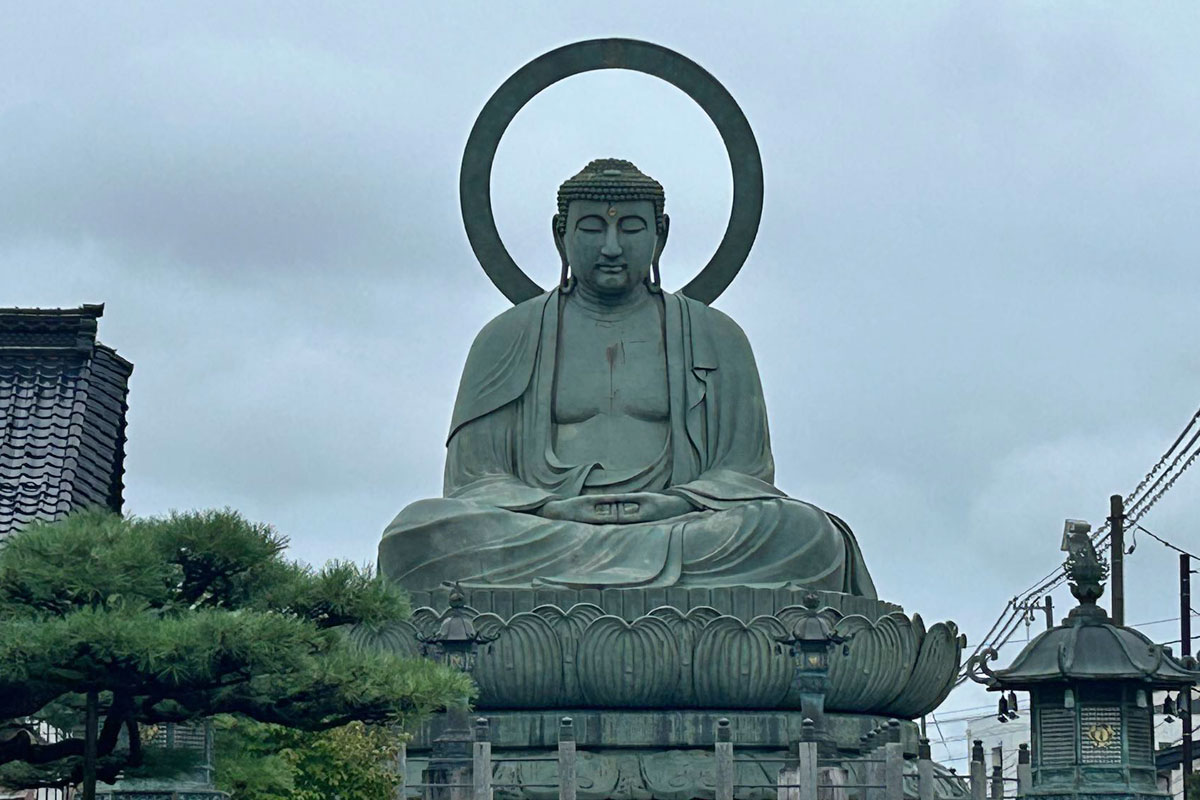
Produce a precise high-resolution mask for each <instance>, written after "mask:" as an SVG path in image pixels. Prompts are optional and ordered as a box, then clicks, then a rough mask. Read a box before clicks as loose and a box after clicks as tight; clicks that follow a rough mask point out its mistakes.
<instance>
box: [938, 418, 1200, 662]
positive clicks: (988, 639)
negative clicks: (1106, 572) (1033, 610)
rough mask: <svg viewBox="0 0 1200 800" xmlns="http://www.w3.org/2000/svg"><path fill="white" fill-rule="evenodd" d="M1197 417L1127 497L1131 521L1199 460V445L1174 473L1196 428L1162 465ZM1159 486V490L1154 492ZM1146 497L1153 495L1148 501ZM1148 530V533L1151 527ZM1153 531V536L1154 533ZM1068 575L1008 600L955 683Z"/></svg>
mask: <svg viewBox="0 0 1200 800" xmlns="http://www.w3.org/2000/svg"><path fill="white" fill-rule="evenodd" d="M1198 421H1200V409H1197V410H1196V412H1195V413H1194V414H1193V415H1192V416H1191V418H1190V419H1189V420H1188V422H1187V424H1186V425H1185V426H1184V428H1183V430H1182V431H1181V432H1180V433H1179V435H1178V436H1177V437H1175V441H1174V442H1172V443H1171V446H1170V447H1168V448H1167V450H1166V451H1165V452H1164V453H1163V454H1162V456H1160V457H1159V459H1158V461H1157V462H1155V464H1154V466H1153V467H1151V468H1150V471H1149V472H1147V473H1146V475H1145V477H1143V478H1142V480H1141V481H1139V482H1138V484H1137V486H1136V487H1134V490H1133V491H1132V492H1130V493H1129V495H1128V496H1127V497H1126V498H1125V506H1126V507H1127V508H1129V509H1130V512H1129V513H1127V514H1126V516H1127V517H1130V516H1133V515H1134V514H1135V513H1136V516H1135V517H1134V518H1133V519H1132V520H1131V524H1136V523H1137V521H1138V520H1139V519H1141V518H1142V517H1143V516H1145V514H1146V512H1148V511H1149V510H1150V509H1151V507H1153V506H1154V504H1155V503H1157V502H1158V501H1159V499H1161V498H1162V496H1163V495H1164V494H1166V493H1167V491H1169V490H1170V489H1171V487H1172V486H1173V485H1174V483H1175V481H1176V480H1178V478H1179V476H1180V475H1182V474H1183V473H1184V472H1185V471H1186V470H1187V469H1188V467H1190V466H1191V465H1192V464H1193V463H1194V462H1195V461H1196V459H1197V458H1200V447H1196V449H1195V450H1193V451H1192V453H1191V455H1190V456H1188V458H1187V460H1186V461H1184V462H1183V467H1182V468H1181V469H1180V470H1179V471H1178V472H1175V473H1174V475H1172V474H1171V473H1172V472H1174V470H1175V468H1176V466H1178V465H1179V463H1180V460H1181V459H1183V457H1184V454H1185V453H1187V451H1188V450H1189V449H1191V448H1192V445H1193V444H1195V443H1196V442H1197V441H1198V440H1200V430H1197V431H1196V432H1195V433H1194V434H1193V435H1192V437H1191V438H1190V439H1189V440H1188V442H1187V444H1186V445H1184V447H1183V448H1182V450H1179V453H1178V455H1175V458H1174V460H1173V461H1171V464H1170V466H1168V467H1167V468H1166V469H1165V470H1163V465H1164V464H1166V463H1167V460H1168V459H1170V458H1171V456H1172V455H1173V454H1175V451H1176V450H1178V449H1179V444H1180V442H1182V441H1183V440H1184V437H1186V436H1187V435H1188V433H1190V432H1191V430H1192V428H1194V427H1195V426H1196V423H1197V422H1198ZM1160 471H1161V472H1162V474H1161V475H1160V474H1159V472H1160ZM1156 475H1157V476H1158V477H1157V478H1156V477H1155V476H1156ZM1168 475H1171V477H1170V479H1169V480H1167V483H1166V484H1165V485H1163V486H1162V488H1161V489H1158V487H1159V485H1160V484H1162V482H1163V481H1164V480H1166V479H1167V476H1168ZM1151 481H1153V483H1151ZM1147 486H1149V488H1147ZM1156 489H1157V490H1158V492H1157V494H1154V492H1155V490H1156ZM1143 490H1144V491H1143ZM1152 495H1153V496H1152ZM1147 498H1150V499H1149V500H1148V501H1147ZM1109 524H1110V523H1109V522H1108V521H1105V523H1104V524H1103V525H1101V526H1100V528H1098V529H1097V530H1096V532H1095V533H1094V534H1093V535H1092V545H1093V546H1094V547H1095V548H1096V549H1097V550H1100V549H1102V548H1103V547H1104V545H1105V544H1107V543H1108V541H1109V539H1110V538H1111V534H1110V533H1109V532H1108V529H1109ZM1138 527H1141V526H1138ZM1142 530H1143V531H1145V528H1142ZM1146 532H1147V533H1149V531H1146ZM1150 535H1152V536H1153V534H1150ZM1155 538H1158V537H1155ZM1066 577H1067V576H1066V570H1065V568H1063V567H1061V566H1060V567H1059V568H1057V569H1056V570H1054V571H1053V572H1050V573H1049V574H1047V575H1046V576H1045V577H1044V578H1042V579H1041V580H1040V581H1038V582H1037V583H1035V584H1034V585H1033V586H1032V587H1030V588H1029V589H1027V590H1025V591H1024V592H1023V593H1021V594H1020V595H1017V596H1015V597H1013V598H1012V599H1011V600H1009V601H1008V604H1007V605H1006V606H1005V607H1004V610H1003V611H1002V612H1000V616H999V618H998V619H997V620H996V622H995V623H994V624H993V625H992V627H991V629H990V630H989V631H988V632H987V633H986V634H984V636H983V638H982V639H980V641H979V644H977V645H976V646H975V649H974V650H973V651H972V653H971V656H970V657H969V658H968V659H967V660H966V661H964V662H963V667H962V669H961V671H960V672H959V675H958V677H957V678H956V679H955V682H954V685H955V686H960V685H962V683H963V682H964V681H966V679H967V677H968V676H967V672H966V665H967V664H969V663H970V661H971V658H974V657H975V656H978V655H979V654H980V653H981V652H983V650H985V649H986V648H989V647H990V648H992V649H995V650H999V649H1000V648H1001V647H1003V646H1004V645H1005V644H1007V643H1008V641H1009V639H1011V638H1012V635H1013V633H1014V632H1015V631H1016V629H1017V627H1018V626H1017V625H1016V624H1014V618H1017V617H1019V616H1020V615H1022V614H1023V610H1022V609H1021V608H1020V605H1021V604H1022V603H1025V602H1028V601H1029V600H1031V599H1032V598H1033V597H1035V596H1037V595H1039V594H1044V593H1046V592H1049V591H1051V590H1053V589H1055V588H1057V587H1058V586H1060V585H1061V584H1062V583H1063V582H1064V581H1065V580H1066ZM997 630H999V631H1000V633H997Z"/></svg>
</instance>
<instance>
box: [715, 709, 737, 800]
mask: <svg viewBox="0 0 1200 800" xmlns="http://www.w3.org/2000/svg"><path fill="white" fill-rule="evenodd" d="M713 751H714V752H713V756H714V757H715V759H716V781H715V794H716V800H733V731H731V730H730V729H729V720H728V719H726V718H725V717H721V718H720V719H719V720H717V741H716V743H715V744H714V745H713Z"/></svg>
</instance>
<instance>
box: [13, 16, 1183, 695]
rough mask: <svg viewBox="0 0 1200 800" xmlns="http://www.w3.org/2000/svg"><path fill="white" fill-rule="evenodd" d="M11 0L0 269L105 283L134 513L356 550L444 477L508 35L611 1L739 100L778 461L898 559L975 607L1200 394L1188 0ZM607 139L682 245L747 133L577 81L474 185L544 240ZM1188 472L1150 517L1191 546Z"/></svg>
mask: <svg viewBox="0 0 1200 800" xmlns="http://www.w3.org/2000/svg"><path fill="white" fill-rule="evenodd" d="M4 18H5V19H4V23H3V25H2V26H0V305H4V306H13V305H17V306H75V305H78V304H80V303H84V302H104V303H106V312H105V316H104V318H103V319H102V320H101V325H100V338H101V339H102V340H103V341H104V342H105V343H107V344H109V345H112V346H114V347H116V348H117V349H118V351H119V352H120V353H121V354H122V355H124V356H125V357H126V358H128V359H130V360H131V361H133V362H134V364H135V365H136V369H135V372H134V375H133V380H132V384H131V393H130V412H129V431H128V434H129V445H128V459H127V472H126V477H125V483H126V500H127V503H126V507H127V509H128V510H129V511H131V512H134V513H137V514H154V513H160V512H163V511H166V510H168V509H172V508H193V507H207V506H226V505H228V506H232V507H235V508H238V509H240V510H242V511H243V512H245V513H246V514H247V515H248V516H250V517H253V518H255V519H261V520H266V521H270V522H272V523H274V524H275V525H277V526H278V527H279V528H280V529H281V530H282V531H283V532H284V533H286V534H287V535H288V536H290V537H291V540H292V555H294V556H295V557H297V558H301V559H304V560H306V561H309V562H312V563H316V564H319V563H322V562H324V561H325V560H326V559H331V558H343V559H353V560H355V561H360V562H362V561H370V560H373V558H374V554H375V548H376V545H377V543H378V539H379V534H380V532H381V531H382V529H383V527H384V526H385V525H386V524H387V522H388V521H389V520H390V519H391V518H392V516H393V515H395V513H396V512H397V511H399V510H400V508H401V507H403V506H404V505H406V504H407V503H409V502H411V501H413V500H416V499H418V498H422V497H429V496H436V495H438V494H439V493H440V490H441V471H442V459H443V454H444V439H445V434H446V429H447V425H448V422H449V418H450V409H451V404H452V402H453V397H454V392H455V388H456V385H457V381H458V375H459V370H460V369H461V366H462V362H463V359H464V356H465V354H466V351H467V348H468V346H469V344H470V341H471V339H472V337H473V335H474V333H475V332H476V331H477V330H478V329H479V328H480V327H481V326H482V325H483V324H484V323H485V322H486V321H487V320H488V319H490V318H491V317H492V316H494V315H495V314H497V313H499V312H500V311H502V310H503V309H504V308H506V307H507V305H508V303H507V301H506V300H505V299H504V298H503V296H501V295H500V293H499V292H497V291H496V290H495V289H494V288H493V287H492V286H491V284H490V283H489V282H488V281H487V279H486V278H485V276H484V275H483V273H482V271H481V270H480V269H479V267H478V264H477V263H476V262H475V260H474V257H473V255H472V253H471V250H470V247H469V246H468V244H467V241H466V237H465V235H464V233H463V230H462V224H461V219H460V215H459V211H458V195H457V191H458V189H457V187H458V166H459V160H460V158H461V155H462V148H463V144H464V143H465V141H466V137H467V134H468V132H469V130H470V127H471V125H472V123H473V121H474V119H475V116H476V114H477V113H478V112H479V110H480V108H481V107H482V106H483V104H484V102H485V101H486V100H487V98H488V97H489V96H490V94H491V93H492V92H493V91H494V90H495V89H496V87H497V86H499V84H500V83H501V82H502V81H503V80H504V79H505V78H507V77H508V76H509V75H510V74H511V73H512V72H513V71H515V70H516V69H518V68H519V67H520V66H522V65H523V64H524V63H526V62H527V61H529V60H530V59H532V58H534V57H536V56H538V55H540V54H541V53H543V52H545V51H547V50H549V49H551V48H553V47H556V46H559V45H562V44H565V43H567V42H571V41H575V40H579V39H587V38H594V37H599V36H629V37H635V38H641V39H647V40H650V41H653V42H657V43H659V44H662V45H665V46H667V47H670V48H673V49H676V50H678V51H680V52H681V53H684V54H685V55H687V56H689V57H690V58H692V59H694V60H696V61H698V62H699V63H700V64H701V65H703V66H704V67H706V68H707V69H708V70H709V71H710V72H712V73H713V74H714V75H715V76H716V77H717V78H718V79H719V80H721V81H722V82H723V83H724V84H725V86H726V87H727V88H728V89H729V90H730V92H732V94H733V95H734V97H736V98H737V100H738V102H739V103H740V104H741V106H742V108H743V110H744V111H745V113H746V116H747V117H748V118H749V120H750V123H751V125H752V126H753V128H754V131H755V134H756V136H757V137H758V141H759V144H760V147H761V149H762V157H763V163H764V169H765V175H766V203H765V211H764V215H763V221H762V227H761V229H760V232H759V237H758V241H757V244H756V246H755V248H754V250H753V252H752V253H751V256H750V259H749V261H748V262H747V264H746V266H745V268H744V269H743V271H742V273H741V275H740V276H739V277H738V279H737V281H736V282H735V283H734V284H733V286H732V287H731V288H730V289H729V290H728V291H727V292H726V293H725V294H724V295H723V296H722V297H721V298H720V299H719V300H718V301H717V303H716V305H717V306H718V307H719V308H721V309H722V310H724V311H726V312H727V313H729V314H730V315H731V316H733V317H734V318H735V319H736V320H738V321H739V322H740V323H741V325H742V327H743V328H744V329H745V330H746V332H747V334H748V335H749V338H750V341H751V343H752V344H753V346H754V347H755V350H756V355H757V359H758V365H759V369H760V371H761V373H762V378H763V383H764V385H765V391H766V396H767V404H768V410H769V412H770V415H771V423H772V434H773V440H774V452H775V461H776V464H777V483H778V485H779V486H780V487H781V488H783V489H784V490H785V491H787V492H789V493H790V494H792V495H794V496H797V497H800V498H804V499H807V500H811V501H813V502H815V503H817V504H819V505H821V506H823V507H826V508H828V509H830V510H832V511H834V512H836V513H837V514H839V515H841V516H843V517H844V518H845V519H846V520H847V521H848V522H849V523H850V524H851V525H852V527H853V528H854V529H855V531H856V532H857V535H858V539H859V542H860V543H861V545H862V548H863V551H864V553H865V555H866V559H867V563H868V566H869V567H870V569H871V570H872V572H873V574H874V577H875V582H876V584H877V585H878V587H879V590H880V593H881V595H882V596H883V597H885V598H887V599H890V600H894V601H896V602H899V603H902V604H903V605H904V606H905V608H906V609H908V610H909V611H910V612H912V611H919V612H921V614H922V615H923V616H924V617H925V619H926V620H927V621H930V622H932V621H934V620H940V619H955V620H958V621H959V622H960V624H961V625H962V626H963V628H964V630H965V631H966V633H967V634H968V637H970V638H971V639H972V640H977V639H978V638H979V637H980V636H981V635H982V634H983V633H984V632H986V629H987V627H988V626H989V625H990V624H991V622H992V620H993V619H994V618H995V616H996V615H997V614H998V613H999V612H1000V610H1001V608H1002V607H1003V605H1004V603H1005V601H1006V599H1007V598H1008V597H1009V596H1011V595H1013V594H1016V593H1017V592H1019V591H1021V590H1023V589H1025V588H1026V587H1027V586H1028V585H1030V584H1031V583H1033V582H1034V581H1035V580H1036V579H1037V578H1040V577H1041V576H1042V575H1043V574H1045V573H1046V572H1048V571H1050V570H1051V569H1052V568H1053V567H1054V566H1055V565H1056V564H1057V563H1058V562H1059V561H1061V554H1060V553H1059V551H1058V545H1059V538H1060V535H1061V530H1062V521H1063V519H1064V518H1066V517H1078V518H1083V519H1088V520H1091V521H1092V522H1093V524H1095V525H1099V524H1100V523H1101V522H1102V521H1103V517H1104V516H1105V514H1106V513H1107V497H1108V495H1109V494H1111V493H1114V492H1120V493H1125V492H1128V491H1129V490H1130V489H1132V488H1133V486H1134V485H1135V484H1136V483H1137V481H1138V480H1139V479H1140V478H1141V476H1142V475H1143V474H1144V473H1145V472H1146V470H1147V469H1148V468H1149V467H1150V466H1151V464H1153V463H1154V461H1155V460H1156V459H1157V458H1158V456H1159V455H1160V453H1161V452H1162V451H1163V450H1164V449H1165V447H1166V446H1167V445H1168V444H1169V443H1170V442H1171V440H1172V439H1173V438H1174V437H1175V435H1176V434H1177V433H1178V431H1179V429H1180V428H1181V427H1182V426H1183V424H1184V423H1185V422H1186V421H1187V419H1188V418H1189V417H1190V415H1191V414H1192V412H1193V411H1194V410H1195V408H1196V406H1197V404H1198V403H1200V349H1198V347H1197V337H1196V335H1195V334H1196V329H1197V324H1196V315H1197V311H1198V310H1200V227H1198V224H1197V220H1198V219H1200V159H1198V158H1197V154H1198V153H1197V151H1198V145H1200V81H1197V80H1196V76H1197V75H1200V48H1198V47H1197V46H1196V42H1197V41H1200V8H1198V7H1197V6H1196V5H1194V4H1191V3H1180V4H1177V5H1169V4H1125V5H1118V4H1108V3H1104V4H1101V3H1071V4H1043V3H1029V4H1021V3H1007V4H1003V6H1002V7H1001V4H983V3H963V4H955V3H937V2H928V3H922V4H915V3H914V4H907V3H877V4H843V3H826V4H812V3H797V2H778V3H748V4H739V6H738V7H736V8H735V6H734V4H732V3H730V4H719V5H718V4H711V5H707V6H705V5H700V4H696V3H670V2H653V3H651V2H640V3H637V2H618V1H616V0H613V1H611V2H606V3H603V4H596V3H564V2H547V3H540V4H537V3H524V4H517V3H416V2H412V3H389V4H382V3H381V4H378V5H374V4H364V5H356V4H351V3H341V4H337V5H328V6H318V5H317V4H311V5H306V4H294V3H276V4H261V3H245V2H239V3H225V4H208V3H206V4H199V3H196V4H162V3H145V4H138V3H132V2H127V3H112V4H104V5H98V4H90V3H75V4H54V3H42V2H26V3H6V4H5V6H4ZM600 156H619V157H626V158H630V159H631V160H633V161H634V162H635V163H636V164H638V165H639V166H640V167H641V168H642V169H643V170H645V171H646V172H647V173H649V174H651V175H653V176H655V177H656V178H658V179H659V180H660V181H661V182H662V183H663V184H664V185H665V186H666V190H667V210H668V211H669V213H670V214H671V218H672V230H671V242H670V245H669V247H668V248H667V251H666V254H665V255H664V258H663V273H664V281H665V282H666V284H667V286H668V288H678V287H679V286H681V285H683V284H684V283H685V282H686V281H687V280H688V279H690V278H691V277H692V276H693V275H694V274H695V272H696V270H697V269H698V267H699V265H701V264H703V263H704V262H705V261H706V260H707V259H708V257H709V255H710V254H711V252H712V251H713V250H714V249H715V247H716V244H717V242H718V241H719V240H720V237H721V234H722V231H723V229H724V225H725V221H726V218H727V215H728V211H729V205H730V199H731V183H730V173H729V167H728V163H727V160H726V158H725V154H724V151H723V148H722V145H721V142H720V138H719V137H718V136H717V134H716V131H715V129H714V128H713V126H712V125H711V123H710V122H709V121H708V120H707V118H706V117H705V116H704V114H703V112H701V111H700V110H699V109H698V108H697V107H695V106H694V105H693V104H692V103H691V101H689V100H688V99H687V98H686V96H684V95H683V94H681V93H680V92H678V91H677V90H675V89H674V88H672V87H671V86H669V85H667V84H665V83H662V82H659V81H657V80H656V79H654V78H651V77H647V76H643V75H638V74H633V73H625V72H614V71H607V72H602V73H592V74H588V75H584V76H579V77H575V78H572V79H570V80H568V81H565V82H563V83H561V84H559V85H557V86H554V87H552V88H551V89H549V90H547V91H545V92H543V93H542V94H541V95H539V96H538V97H537V98H536V99H535V100H534V101H533V102H532V103H531V104H530V105H529V106H527V107H526V108H525V110H524V111H522V112H521V114H520V115H519V116H518V117H517V119H516V120H515V122H514V124H513V125H512V126H511V128H510V129H509V132H508V134H507V135H506V136H505V138H504V141H503V143H502V145H501V148H500V152H499V154H498V156H497V160H496V167H495V171H494V175H493V200H494V205H495V207H496V210H497V218H498V221H499V225H500V228H501V233H502V234H503V236H504V237H505V241H506V242H507V244H508V246H509V249H510V250H511V251H512V253H513V255H514V257H515V258H516V259H517V261H518V262H519V263H520V264H522V265H524V266H525V267H526V269H527V271H528V272H529V273H530V274H531V275H532V276H533V277H534V278H535V279H536V280H538V281H540V282H541V283H542V284H543V285H549V284H550V282H552V281H553V280H554V277H555V274H556V270H557V257H556V254H555V252H554V248H553V244H552V241H551V237H550V234H549V227H550V226H549V220H550V216H551V215H552V214H553V212H554V191H555V188H556V186H557V185H558V183H559V182H560V181H562V180H563V179H564V178H565V177H567V176H569V175H571V174H573V173H574V172H575V171H577V170H578V169H579V168H580V167H581V166H582V165H583V164H584V163H586V162H587V161H588V160H589V159H591V158H594V157H600ZM1198 486H1200V469H1197V471H1196V472H1195V473H1194V474H1193V473H1189V474H1188V475H1186V476H1185V477H1184V478H1182V479H1181V480H1180V482H1179V483H1178V484H1177V485H1176V488H1175V489H1174V490H1173V491H1172V493H1171V494H1170V495H1168V496H1167V497H1166V498H1165V499H1164V500H1163V501H1162V502H1161V503H1160V504H1159V505H1158V506H1157V507H1156V508H1155V510H1154V512H1153V513H1152V514H1150V515H1149V516H1147V517H1146V518H1145V520H1143V522H1144V524H1145V525H1146V526H1147V527H1148V528H1150V529H1151V530H1153V531H1155V532H1156V533H1158V534H1160V535H1162V536H1165V537H1166V538H1168V539H1172V540H1174V541H1176V542H1177V543H1179V544H1181V545H1183V546H1185V547H1191V548H1192V549H1193V550H1195V549H1196V548H1197V547H1200V535H1198V531H1200V497H1198V492H1197V487H1198ZM1127 563H1128V566H1127V572H1128V576H1129V578H1128V580H1129V595H1130V596H1129V600H1128V615H1127V618H1128V619H1129V621H1131V622H1140V621H1145V620H1157V619H1162V618H1169V617H1177V616H1178V613H1179V611H1178V600H1177V595H1176V587H1177V584H1176V574H1177V561H1176V557H1175V555H1174V554H1173V553H1171V552H1170V551H1168V550H1166V549H1164V548H1163V547H1162V546H1160V545H1158V544H1156V543H1155V542H1153V541H1151V540H1149V539H1147V538H1146V537H1144V536H1142V537H1139V538H1138V546H1137V550H1136V552H1135V553H1134V554H1133V555H1132V556H1130V557H1129V560H1128V562H1127ZM1055 600H1056V602H1057V603H1058V604H1059V605H1060V608H1061V607H1069V605H1070V603H1069V600H1070V598H1069V596H1067V595H1066V594H1065V593H1060V594H1059V595H1058V596H1056V598H1055ZM1176 625H1177V624H1176V623H1169V624H1165V625H1158V626H1152V627H1149V628H1146V629H1145V630H1146V631H1147V633H1149V634H1150V635H1152V636H1155V637H1156V638H1158V639H1159V640H1162V641H1165V640H1170V639H1174V638H1177V637H1178V628H1177V626H1176ZM1037 630H1038V627H1037V626H1035V628H1034V629H1033V632H1034V633H1036V631H1037ZM1013 652H1014V653H1015V651H1013ZM1011 654H1013V653H1010V655H1011ZM954 703H955V700H954V699H953V698H952V700H951V701H950V705H952V704H954ZM963 704H964V703H963V702H959V705H960V706H961V705H963Z"/></svg>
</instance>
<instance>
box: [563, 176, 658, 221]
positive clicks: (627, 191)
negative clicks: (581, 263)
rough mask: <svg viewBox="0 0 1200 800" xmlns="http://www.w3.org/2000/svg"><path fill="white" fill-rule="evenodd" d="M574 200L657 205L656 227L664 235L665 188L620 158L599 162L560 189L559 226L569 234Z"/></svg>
mask: <svg viewBox="0 0 1200 800" xmlns="http://www.w3.org/2000/svg"><path fill="white" fill-rule="evenodd" d="M572 200H598V201H601V202H607V203H617V202H621V201H626V200H648V201H650V202H651V203H652V204H653V205H654V225H655V228H656V229H657V230H658V231H659V233H661V232H662V231H663V228H664V224H663V207H664V204H665V200H666V194H665V193H664V192H663V187H662V184H661V183H659V182H658V181H656V180H654V179H653V178H651V177H650V176H649V175H646V174H645V173H644V172H642V171H641V170H640V169H638V168H637V167H636V166H634V165H633V164H632V163H631V162H629V161H625V160H624V159H619V158H598V159H596V160H595V161H592V162H591V163H589V164H588V165H587V166H586V167H584V168H583V169H582V170H580V171H579V173H577V174H576V175H574V176H572V177H570V178H568V179H567V180H566V181H564V182H563V184H562V186H560V187H558V218H557V223H556V224H557V226H558V232H559V233H560V234H562V233H565V231H566V225H567V209H568V207H569V206H570V204H571V201H572Z"/></svg>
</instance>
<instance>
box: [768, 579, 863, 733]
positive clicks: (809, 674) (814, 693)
mask: <svg viewBox="0 0 1200 800" xmlns="http://www.w3.org/2000/svg"><path fill="white" fill-rule="evenodd" d="M803 603H804V611H803V612H802V613H801V615H800V617H799V618H798V619H797V620H796V623H795V624H794V625H793V626H792V631H791V634H790V635H789V636H787V637H784V638H782V639H780V640H779V641H780V642H781V643H783V644H786V645H788V646H789V647H790V648H791V655H792V659H793V661H794V663H795V667H796V673H795V683H796V688H797V689H798V690H799V695H800V713H801V715H802V716H803V718H805V719H810V720H812V721H813V725H814V728H813V731H814V734H813V735H814V737H815V739H816V741H817V744H818V745H820V746H821V748H822V749H823V750H829V749H832V748H833V747H834V739H833V735H832V734H831V733H830V731H829V726H828V725H827V724H826V721H825V695H826V694H827V693H828V692H829V653H830V651H831V650H832V649H833V648H834V647H836V646H838V645H843V646H844V645H845V644H846V642H848V641H849V640H850V637H848V636H840V635H838V634H836V633H834V630H833V623H831V622H830V621H829V619H828V618H827V617H826V616H825V615H822V614H821V612H820V611H819V610H818V608H817V606H818V604H819V599H818V597H817V595H816V594H815V593H813V592H809V593H808V594H806V595H805V596H804V600H803Z"/></svg>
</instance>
